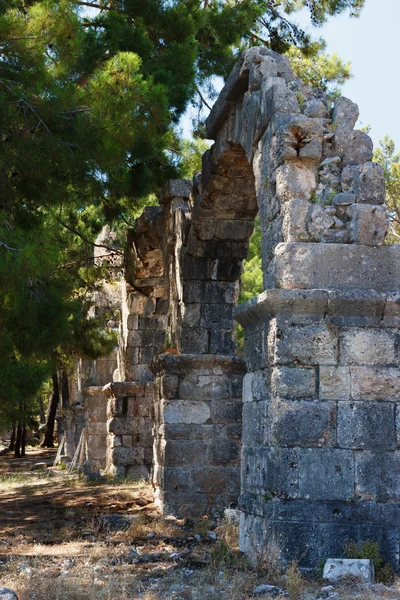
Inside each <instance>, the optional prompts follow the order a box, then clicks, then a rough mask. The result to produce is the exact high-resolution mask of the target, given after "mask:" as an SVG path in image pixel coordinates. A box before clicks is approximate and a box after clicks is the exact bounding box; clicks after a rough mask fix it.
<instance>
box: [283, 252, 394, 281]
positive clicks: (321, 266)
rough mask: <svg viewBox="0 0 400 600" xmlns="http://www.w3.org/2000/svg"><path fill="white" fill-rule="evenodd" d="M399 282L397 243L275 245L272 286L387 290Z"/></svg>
mask: <svg viewBox="0 0 400 600" xmlns="http://www.w3.org/2000/svg"><path fill="white" fill-rule="evenodd" d="M399 281H400V245H399V246H377V247H370V246H358V245H355V244H353V245H348V244H347V245H346V244H305V243H304V244H303V243H300V242H292V243H289V244H286V243H285V244H279V245H278V246H277V247H276V248H275V286H276V287H281V288H290V289H293V288H297V289H299V288H300V289H304V288H306V289H330V288H331V289H356V290H362V289H364V290H376V291H378V292H380V291H386V290H390V289H396V288H397V285H398V282H399Z"/></svg>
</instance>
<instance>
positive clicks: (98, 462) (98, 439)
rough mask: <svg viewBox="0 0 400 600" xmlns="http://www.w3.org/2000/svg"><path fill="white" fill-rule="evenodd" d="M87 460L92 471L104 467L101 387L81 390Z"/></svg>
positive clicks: (104, 423)
mask: <svg viewBox="0 0 400 600" xmlns="http://www.w3.org/2000/svg"><path fill="white" fill-rule="evenodd" d="M83 397H84V407H85V427H86V432H87V443H88V459H89V463H90V468H91V470H92V471H95V472H100V470H102V469H104V468H105V466H106V442H107V402H106V398H105V396H104V394H103V387H102V386H97V385H93V386H90V387H87V388H84V390H83Z"/></svg>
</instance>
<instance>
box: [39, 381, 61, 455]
mask: <svg viewBox="0 0 400 600" xmlns="http://www.w3.org/2000/svg"><path fill="white" fill-rule="evenodd" d="M51 379H52V381H53V392H52V394H51V398H50V405H49V412H48V413H47V422H46V429H45V434H44V439H43V442H42V443H41V446H42V448H54V439H53V438H54V423H55V420H56V413H57V408H58V403H59V400H60V389H59V387H58V377H57V371H55V373H53V374H52V376H51Z"/></svg>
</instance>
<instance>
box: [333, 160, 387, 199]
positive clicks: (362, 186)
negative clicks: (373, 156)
mask: <svg viewBox="0 0 400 600" xmlns="http://www.w3.org/2000/svg"><path fill="white" fill-rule="evenodd" d="M342 189H343V191H344V192H351V193H352V194H355V196H356V198H357V202H362V203H367V204H383V203H384V202H385V172H384V170H383V167H382V166H381V165H378V164H377V163H373V162H366V163H365V164H364V165H359V166H348V167H345V168H344V169H343V172H342Z"/></svg>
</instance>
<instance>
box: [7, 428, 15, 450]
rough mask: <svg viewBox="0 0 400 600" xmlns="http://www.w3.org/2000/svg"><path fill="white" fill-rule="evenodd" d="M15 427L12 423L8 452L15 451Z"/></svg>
mask: <svg viewBox="0 0 400 600" xmlns="http://www.w3.org/2000/svg"><path fill="white" fill-rule="evenodd" d="M15 426H16V424H15V423H14V425H13V428H12V432H11V439H10V445H9V446H8V449H9V450H10V452H13V451H14V450H15Z"/></svg>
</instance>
